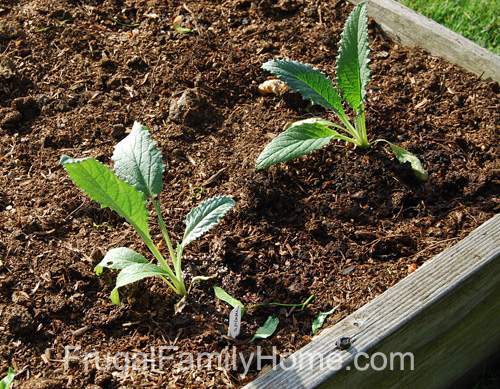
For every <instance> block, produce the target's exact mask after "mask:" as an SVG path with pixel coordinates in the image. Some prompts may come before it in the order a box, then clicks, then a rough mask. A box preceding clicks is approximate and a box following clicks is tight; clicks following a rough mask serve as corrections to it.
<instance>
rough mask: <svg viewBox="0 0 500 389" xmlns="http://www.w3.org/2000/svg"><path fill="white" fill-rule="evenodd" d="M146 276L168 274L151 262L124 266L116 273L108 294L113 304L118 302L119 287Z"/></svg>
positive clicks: (165, 275)
mask: <svg viewBox="0 0 500 389" xmlns="http://www.w3.org/2000/svg"><path fill="white" fill-rule="evenodd" d="M147 277H168V274H167V273H166V272H165V270H163V269H162V268H161V267H159V266H156V265H153V264H151V263H135V264H132V265H129V266H127V267H125V268H124V269H123V270H122V271H120V273H118V276H117V277H116V284H115V288H114V289H113V291H112V292H111V295H110V298H111V301H112V302H113V304H116V305H118V304H119V303H120V297H119V294H118V289H119V288H121V287H122V286H125V285H128V284H132V283H134V282H137V281H140V280H142V279H144V278H147Z"/></svg>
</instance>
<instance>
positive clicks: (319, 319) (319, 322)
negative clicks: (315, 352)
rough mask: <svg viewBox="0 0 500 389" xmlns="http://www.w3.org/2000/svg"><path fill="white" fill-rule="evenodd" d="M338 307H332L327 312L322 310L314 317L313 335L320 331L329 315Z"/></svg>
mask: <svg viewBox="0 0 500 389" xmlns="http://www.w3.org/2000/svg"><path fill="white" fill-rule="evenodd" d="M336 309H337V307H333V308H332V309H330V310H329V311H327V312H321V313H320V314H319V315H318V316H316V317H315V318H314V320H313V322H312V333H313V335H315V334H316V333H317V332H318V331H319V329H320V328H321V327H322V326H323V324H324V323H325V320H326V318H327V317H328V316H330V315H331V314H332V313H333V312H335V310H336Z"/></svg>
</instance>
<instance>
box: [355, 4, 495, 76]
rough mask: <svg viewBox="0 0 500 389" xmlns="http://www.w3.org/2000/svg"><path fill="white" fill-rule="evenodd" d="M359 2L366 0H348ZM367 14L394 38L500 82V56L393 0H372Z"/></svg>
mask: <svg viewBox="0 0 500 389" xmlns="http://www.w3.org/2000/svg"><path fill="white" fill-rule="evenodd" d="M348 1H350V2H351V3H353V4H358V3H360V2H361V1H363V0H348ZM368 14H369V15H370V16H371V17H373V18H374V19H375V20H376V21H377V23H378V24H380V25H381V26H382V28H383V29H384V31H386V32H387V34H388V35H390V36H391V37H392V38H393V39H395V40H396V41H399V42H401V44H403V45H405V46H418V47H421V48H423V49H424V50H426V51H428V52H429V53H430V54H432V55H435V56H438V57H442V58H444V59H446V60H448V61H449V62H451V63H453V64H456V65H459V66H461V67H462V68H464V69H466V70H468V71H470V72H472V73H475V74H478V75H482V77H483V78H488V77H491V78H492V79H493V80H495V81H497V82H500V56H498V55H496V54H493V53H492V52H490V51H488V50H486V49H484V48H482V47H480V46H478V45H477V44H475V43H474V42H472V41H470V40H468V39H467V38H464V37H463V36H462V35H460V34H457V33H455V32H453V31H451V30H449V29H447V28H446V27H444V26H442V25H440V24H439V23H436V22H434V21H433V20H430V19H428V18H426V17H425V16H422V15H420V14H419V13H417V12H415V11H413V10H411V9H409V8H407V7H405V6H404V5H401V4H400V3H398V2H396V1H393V0H369V1H368Z"/></svg>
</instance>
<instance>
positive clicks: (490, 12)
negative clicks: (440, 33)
mask: <svg viewBox="0 0 500 389" xmlns="http://www.w3.org/2000/svg"><path fill="white" fill-rule="evenodd" d="M401 3H403V4H404V5H406V6H408V7H410V8H412V9H414V10H415V11H418V12H420V13H421V14H423V15H425V16H427V17H429V18H431V19H434V20H435V21H436V22H438V23H441V24H443V25H445V26H446V27H448V28H450V29H451V30H453V31H456V32H458V33H459V34H462V35H463V36H465V37H466V38H469V39H470V40H472V41H474V42H476V43H477V44H479V45H481V46H483V47H486V48H487V49H489V50H491V51H492V52H494V53H496V54H500V16H499V15H500V1H498V0H440V1H436V0H401Z"/></svg>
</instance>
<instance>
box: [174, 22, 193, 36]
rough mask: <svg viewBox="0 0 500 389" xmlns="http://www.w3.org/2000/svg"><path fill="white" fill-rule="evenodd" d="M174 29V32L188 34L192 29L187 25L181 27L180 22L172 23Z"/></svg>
mask: <svg viewBox="0 0 500 389" xmlns="http://www.w3.org/2000/svg"><path fill="white" fill-rule="evenodd" d="M174 29H175V31H176V32H178V33H179V34H190V33H192V32H193V30H192V29H190V28H187V27H183V26H181V25H180V24H176V25H174Z"/></svg>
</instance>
